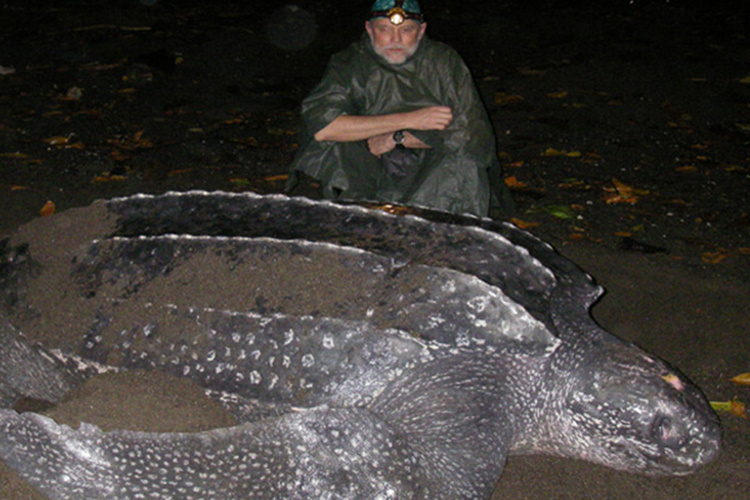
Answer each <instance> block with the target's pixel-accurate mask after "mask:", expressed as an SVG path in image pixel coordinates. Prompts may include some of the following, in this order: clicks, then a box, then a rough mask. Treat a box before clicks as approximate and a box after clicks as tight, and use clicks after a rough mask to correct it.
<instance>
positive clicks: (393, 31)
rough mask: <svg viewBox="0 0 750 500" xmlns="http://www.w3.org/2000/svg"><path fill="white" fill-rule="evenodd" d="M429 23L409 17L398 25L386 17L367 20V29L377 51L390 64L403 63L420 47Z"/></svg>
mask: <svg viewBox="0 0 750 500" xmlns="http://www.w3.org/2000/svg"><path fill="white" fill-rule="evenodd" d="M426 28H427V23H421V24H420V23H418V22H417V21H414V20H413V19H407V20H406V21H404V22H403V23H402V24H399V25H398V26H396V25H395V24H392V23H391V22H390V21H389V20H388V19H386V18H384V17H378V18H375V19H372V20H370V21H367V22H366V23H365V29H366V30H367V34H369V35H370V40H372V47H373V48H374V49H375V52H376V53H377V54H378V55H379V56H380V57H382V58H383V59H385V60H386V61H388V63H390V64H403V63H404V62H406V60H407V59H408V58H410V57H411V56H412V55H413V54H414V52H416V51H417V47H419V41H420V40H422V37H423V36H424V32H425V29H426Z"/></svg>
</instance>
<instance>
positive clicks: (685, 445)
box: [612, 426, 721, 476]
mask: <svg viewBox="0 0 750 500" xmlns="http://www.w3.org/2000/svg"><path fill="white" fill-rule="evenodd" d="M713 431H718V427H711V426H707V427H706V428H705V429H704V433H703V434H702V435H700V436H698V435H692V436H690V437H688V438H686V439H682V440H680V441H679V442H674V440H668V441H650V442H642V441H629V440H621V441H619V442H618V443H616V444H615V445H614V446H613V448H612V450H613V451H614V452H616V453H619V454H623V455H625V456H629V457H631V459H632V460H633V462H635V464H634V465H635V467H634V468H635V469H636V470H637V472H639V473H641V474H644V475H648V476H666V475H670V476H685V475H688V474H692V473H693V472H695V471H696V470H698V469H699V468H701V467H703V466H704V465H706V464H708V463H709V462H712V461H713V460H715V459H716V458H717V457H718V455H719V451H720V449H721V437H720V432H718V433H715V432H713Z"/></svg>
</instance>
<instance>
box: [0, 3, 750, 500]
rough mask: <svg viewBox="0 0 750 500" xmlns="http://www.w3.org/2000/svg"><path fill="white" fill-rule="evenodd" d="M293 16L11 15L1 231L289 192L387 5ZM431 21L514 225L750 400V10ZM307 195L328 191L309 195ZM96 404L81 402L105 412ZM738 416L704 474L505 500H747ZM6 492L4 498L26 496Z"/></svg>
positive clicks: (139, 408) (709, 378) (506, 6)
mask: <svg viewBox="0 0 750 500" xmlns="http://www.w3.org/2000/svg"><path fill="white" fill-rule="evenodd" d="M283 5H284V3H282V2H265V3H262V4H257V3H256V2H230V1H226V0H225V1H219V2H207V1H206V2H197V1H158V2H156V3H155V4H154V5H153V6H148V5H144V4H142V3H141V2H139V1H137V0H133V1H130V0H128V1H124V0H122V1H108V2H103V1H99V2H97V1H91V0H90V1H73V2H52V1H50V2H41V1H25V0H10V1H4V2H2V3H0V67H2V71H0V73H6V74H3V75H0V236H2V235H7V234H9V233H10V232H12V231H13V230H14V229H15V228H16V227H17V226H18V225H19V224H21V223H23V222H26V221H29V220H32V219H33V218H35V217H38V216H39V215H40V211H41V210H42V209H43V207H44V206H45V204H47V202H51V203H52V204H53V205H54V207H55V210H57V211H61V210H64V209H66V208H69V207H73V206H81V205H86V204H88V203H90V202H91V201H92V200H94V199H97V198H108V197H112V196H121V195H126V194H132V193H137V192H149V193H159V192H164V191H167V190H186V189H206V190H214V189H221V190H232V191H243V190H253V191H258V192H263V193H266V192H280V191H282V190H283V187H284V183H285V181H286V178H285V174H286V173H287V166H288V164H289V163H290V162H291V160H292V158H293V157H294V155H295V153H296V151H297V149H298V141H299V134H298V132H299V126H298V124H299V122H298V112H299V105H300V102H301V100H302V99H303V98H304V96H305V95H306V94H307V93H308V92H309V90H310V89H311V88H312V86H313V85H315V83H316V82H317V81H318V79H319V78H320V77H321V75H322V73H323V71H324V69H325V66H326V63H327V61H328V58H329V57H330V55H331V54H332V53H334V52H336V51H338V50H340V49H342V48H344V47H345V46H346V45H347V44H348V43H350V42H351V41H353V40H354V39H356V38H357V37H359V36H360V33H361V31H362V29H363V22H364V13H365V12H366V11H367V9H368V7H369V2H348V1H343V0H342V1H337V2H335V1H328V0H316V1H305V2H297V5H298V6H299V7H301V8H302V9H304V10H298V9H297V10H295V9H291V10H290V9H284V8H282V6H283ZM422 8H423V11H424V12H425V15H426V17H427V21H428V34H429V36H432V37H434V38H436V39H439V40H442V41H445V42H447V43H449V44H450V45H452V46H453V47H454V48H456V49H457V50H458V51H459V52H460V53H461V54H462V55H463V56H464V58H465V60H466V62H467V63H468V65H469V66H470V68H471V70H472V72H473V74H474V76H475V79H476V81H477V85H478V87H479V89H480V91H481V93H482V95H483V97H484V100H485V103H486V105H487V108H488V111H489V113H490V116H491V119H492V121H493V124H494V126H495V128H496V135H497V139H498V152H499V155H500V159H501V163H502V164H503V165H504V167H505V173H504V175H505V177H506V182H507V183H508V184H509V185H510V186H511V188H512V190H513V193H514V196H515V199H516V201H517V203H518V212H517V213H516V214H514V216H515V218H516V219H515V222H516V223H518V224H519V225H523V226H528V228H529V230H530V231H532V232H534V233H535V234H537V235H540V236H542V237H543V238H545V239H547V240H549V241H550V242H552V243H553V244H554V245H555V246H556V247H557V248H558V249H559V250H560V251H561V252H562V253H564V254H565V255H566V256H568V257H571V258H572V259H573V260H575V261H576V262H577V263H579V264H580V265H581V266H582V267H583V268H584V269H586V270H587V271H589V272H591V273H592V274H593V275H594V276H596V277H597V279H598V280H599V281H600V283H602V284H603V285H604V286H605V288H607V290H608V294H607V296H605V298H604V299H603V300H602V302H601V303H600V304H599V305H597V306H596V307H595V308H594V316H595V318H596V319H597V320H598V321H599V322H600V323H601V324H602V325H603V326H605V327H606V328H608V329H609V330H610V331H612V332H613V333H615V334H617V335H619V336H621V337H623V338H625V339H628V340H633V341H635V342H637V343H639V344H640V345H642V346H643V347H645V348H646V349H647V350H649V351H651V352H654V353H656V354H658V355H661V356H663V357H664V358H665V359H667V360H669V361H670V362H673V363H674V364H675V365H677V366H678V367H680V368H681V369H682V370H684V371H685V372H686V373H687V374H688V375H689V376H690V377H691V378H693V379H694V380H695V381H696V383H698V385H699V386H700V387H701V388H703V389H704V391H705V392H706V394H707V395H708V397H709V399H712V400H721V401H726V400H729V399H732V398H739V399H740V400H744V401H746V402H747V401H749V400H750V395H748V390H747V388H743V387H738V386H735V385H733V384H731V383H730V382H729V381H728V380H729V378H731V377H733V376H734V375H737V374H739V373H742V372H748V371H750V356H748V353H749V352H750V346H748V341H749V340H748V339H749V336H748V334H747V332H748V326H749V324H750V321H748V315H747V304H748V298H749V297H750V286H749V285H748V283H749V282H750V265H748V259H750V218H749V217H748V210H749V209H750V202H749V200H748V198H749V197H750V194H748V193H749V192H750V189H749V188H750V153H749V151H750V148H748V145H749V142H750V40H749V39H748V36H750V35H749V33H750V14H749V13H748V10H749V9H750V2H747V1H746V0H743V1H738V2H699V1H693V0H691V1H687V2H686V1H680V0H671V1H670V2H665V1H655V0H636V1H634V2H628V1H619V0H609V1H606V0H600V1H585V2H563V1H526V2H524V1H520V0H519V1H512V2H511V1H471V0H467V1H463V2H448V1H444V0H434V1H427V0H424V1H423V2H422ZM618 186H619V191H618ZM295 194H302V195H306V196H312V197H315V196H317V189H316V186H315V184H314V183H312V182H309V181H307V182H305V183H303V185H302V186H300V188H299V189H298V191H296V192H295ZM47 206H48V207H50V206H51V205H47ZM652 252H655V253H652ZM60 307H64V305H60ZM108 384H109V383H107V384H105V385H106V386H107V387H108V388H109V387H110V385H108ZM123 390H124V391H125V393H127V394H128V395H129V396H132V390H131V386H130V385H129V384H126V385H125V389H123ZM169 390H171V391H176V390H177V389H175V386H174V385H172V386H170V389H169ZM119 397H122V396H119ZM155 400H156V401H159V400H164V398H163V397H162V398H159V397H156V398H155ZM93 401H94V402H93V403H89V402H86V403H85V404H84V405H83V406H85V407H101V402H100V400H97V399H94V400H93ZM120 401H121V400H120V399H116V404H115V405H114V407H115V408H117V411H115V413H116V414H117V415H119V414H120V413H122V414H125V413H127V410H128V408H129V409H130V410H132V411H133V412H134V413H135V414H138V415H144V418H145V415H146V413H147V412H148V405H147V404H146V403H144V402H143V401H140V402H138V401H136V402H129V403H128V407H127V408H125V407H124V406H123V404H121V402H120ZM162 409H163V408H162ZM193 411H197V410H193ZM117 415H115V416H117ZM80 418H82V419H84V420H86V419H88V421H95V420H94V419H93V418H90V417H85V416H84V417H80ZM159 419H160V420H162V421H163V420H164V418H163V417H159ZM722 420H723V422H724V428H725V450H726V451H725V453H724V454H723V455H722V457H721V458H720V459H719V461H718V462H717V463H715V464H713V465H711V466H709V467H707V468H706V469H705V470H704V471H701V472H700V473H698V474H697V475H695V476H691V477H690V478H675V479H660V480H659V479H653V480H652V479H646V478H640V477H636V476H631V475H628V474H621V473H616V472H613V471H609V470H604V469H602V468H598V467H594V466H590V465H587V464H584V463H581V462H576V461H571V460H558V459H552V458H541V457H532V458H514V459H513V460H511V462H510V465H509V468H508V470H507V471H506V472H505V474H504V475H503V479H502V480H501V482H500V485H499V489H498V497H503V498H630V497H632V498H654V499H655V498H659V499H665V498H722V499H731V498H738V499H739V498H746V495H747V493H746V492H747V491H748V488H749V487H750V486H749V485H750V479H749V478H748V475H749V474H750V469H749V468H748V461H749V460H750V437H749V436H750V432H748V425H747V421H745V420H742V419H739V418H736V417H731V416H727V415H722ZM9 477H11V476H10V475H8V474H7V473H0V496H3V495H4V496H5V497H7V498H28V497H27V496H26V495H27V494H29V493H28V489H24V487H23V486H18V484H19V483H17V482H14V481H15V480H10V479H8V478H9Z"/></svg>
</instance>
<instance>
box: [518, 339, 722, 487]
mask: <svg viewBox="0 0 750 500" xmlns="http://www.w3.org/2000/svg"><path fill="white" fill-rule="evenodd" d="M594 344H595V346H593V348H587V349H580V346H579V348H577V349H570V350H567V349H565V348H564V347H563V351H566V350H567V351H568V352H567V355H566V353H565V352H557V353H556V355H557V356H559V358H560V359H558V360H556V361H557V363H553V364H558V366H556V367H555V369H554V370H553V371H554V372H555V373H551V374H550V376H549V383H550V390H548V391H546V392H545V403H544V407H545V408H544V410H543V411H542V414H540V416H541V418H540V420H539V421H538V425H540V426H541V430H542V433H541V434H542V435H544V438H542V439H543V441H544V442H540V441H537V443H536V444H535V445H534V446H532V448H535V449H531V448H528V447H527V449H526V451H542V452H547V453H552V454H556V455H563V456H568V457H573V458H580V459H584V460H588V461H591V462H595V463H598V464H601V465H605V466H607V467H612V468H614V469H619V470H624V471H628V472H634V473H640V474H645V475H685V474H689V473H691V472H694V471H695V470H697V469H698V468H699V467H701V466H703V465H705V464H707V463H708V462H711V461H712V460H714V459H715V458H716V457H717V456H718V453H719V449H720V442H721V428H720V425H719V421H718V418H717V417H716V415H715V414H714V412H713V410H712V409H711V407H710V405H709V404H708V402H707V401H706V399H705V398H704V396H703V394H702V393H701V392H700V390H699V389H698V388H697V387H696V386H695V385H693V384H692V383H691V382H690V381H689V380H688V379H687V378H686V377H684V376H683V375H681V374H680V373H679V372H677V371H676V370H674V369H673V368H671V367H670V366H669V365H668V364H666V363H665V362H664V361H662V360H660V359H658V358H655V357H653V356H650V355H648V354H646V353H645V352H643V351H642V350H640V349H638V348H637V347H635V346H633V345H632V344H627V343H625V342H621V341H619V340H617V339H613V338H611V337H609V338H606V339H602V338H601V337H599V338H598V340H595V341H594ZM581 352H585V353H586V354H585V355H583V356H582V355H581V354H580V353H581ZM557 356H556V357H557ZM563 395H564V396H563ZM537 430H540V429H537ZM533 432H534V429H530V433H533Z"/></svg>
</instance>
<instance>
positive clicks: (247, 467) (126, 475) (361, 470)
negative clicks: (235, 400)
mask: <svg viewBox="0 0 750 500" xmlns="http://www.w3.org/2000/svg"><path fill="white" fill-rule="evenodd" d="M0 458H2V459H3V460H4V461H5V462H6V463H7V464H8V465H10V466H11V467H12V468H13V469H15V470H16V471H17V472H18V473H19V474H20V475H21V476H22V477H24V479H26V480H27V481H29V482H30V483H31V484H32V485H34V486H35V487H36V488H38V489H39V490H40V491H42V492H43V493H44V494H45V495H47V496H49V497H50V498H53V499H81V498H86V499H104V498H106V499H120V498H122V499H124V498H128V499H129V498H181V499H188V498H222V499H235V498H237V499H239V498H243V499H246V498H324V497H329V498H439V492H433V494H432V495H430V494H429V492H428V491H426V490H427V489H426V488H424V487H423V486H421V485H420V483H421V482H422V481H420V472H419V470H418V464H417V463H416V461H415V459H414V458H413V456H412V455H411V452H410V448H409V446H408V444H407V443H405V442H403V438H402V437H401V436H400V435H399V434H398V433H395V432H392V431H391V430H390V428H389V426H388V425H387V424H385V423H384V422H383V421H382V420H380V419H378V418H377V417H376V416H374V415H372V414H371V413H370V412H368V411H366V410H359V409H329V408H325V407H320V408H316V409H312V410H303V411H299V412H295V413H291V414H288V415H284V416H282V417H279V418H277V419H269V420H265V421H262V422H257V423H252V424H245V425H240V426H236V427H230V428H224V429H214V430H211V431H207V432H201V433H194V434H190V433H169V434H158V433H140V432H131V431H113V432H103V431H101V430H100V429H99V428H97V427H95V426H93V425H88V424H82V425H81V426H80V428H79V429H77V430H74V429H71V428H70V427H68V426H65V425H58V424H57V423H55V422H54V421H53V420H51V419H49V418H47V417H43V416H41V415H37V414H33V413H26V414H18V413H16V412H15V411H12V410H0ZM425 493H427V496H425Z"/></svg>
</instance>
